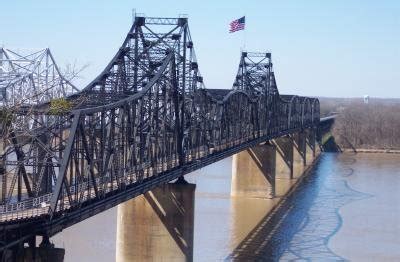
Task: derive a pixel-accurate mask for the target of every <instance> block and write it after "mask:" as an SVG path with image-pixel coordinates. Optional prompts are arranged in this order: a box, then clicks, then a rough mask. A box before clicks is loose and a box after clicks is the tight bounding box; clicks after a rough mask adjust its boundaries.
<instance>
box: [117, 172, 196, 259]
mask: <svg viewBox="0 0 400 262" xmlns="http://www.w3.org/2000/svg"><path fill="white" fill-rule="evenodd" d="M179 181H180V182H178V183H173V184H166V185H163V186H160V187H158V188H156V189H154V190H152V191H149V192H147V193H145V194H144V195H141V196H138V197H136V198H134V199H132V200H129V201H127V202H126V203H123V204H120V205H119V206H118V224H117V252H116V261H118V262H121V261H192V260H193V228H194V200H195V195H194V193H195V188H196V185H194V184H189V183H187V182H186V181H184V180H183V181H182V180H179Z"/></svg>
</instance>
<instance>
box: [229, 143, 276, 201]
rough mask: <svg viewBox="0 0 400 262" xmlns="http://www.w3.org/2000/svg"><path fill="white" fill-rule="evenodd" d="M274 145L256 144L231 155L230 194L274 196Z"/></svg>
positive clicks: (259, 196)
mask: <svg viewBox="0 0 400 262" xmlns="http://www.w3.org/2000/svg"><path fill="white" fill-rule="evenodd" d="M275 165H276V146H274V145H271V144H269V143H266V144H263V145H257V146H255V147H252V148H249V149H248V150H246V151H242V152H240V153H237V154H235V155H234V156H233V161H232V184H231V195H232V196H246V197H256V198H273V197H274V196H275Z"/></svg>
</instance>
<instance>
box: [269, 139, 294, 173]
mask: <svg viewBox="0 0 400 262" xmlns="http://www.w3.org/2000/svg"><path fill="white" fill-rule="evenodd" d="M273 144H274V145H275V146H276V177H277V178H290V179H292V178H293V140H292V138H291V137H290V136H283V137H279V138H276V139H274V140H273Z"/></svg>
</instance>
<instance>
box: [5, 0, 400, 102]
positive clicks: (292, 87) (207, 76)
mask: <svg viewBox="0 0 400 262" xmlns="http://www.w3.org/2000/svg"><path fill="white" fill-rule="evenodd" d="M0 6H1V11H0V44H4V45H5V46H7V47H10V48H13V47H50V48H51V50H52V52H53V54H54V56H55V58H56V60H57V61H58V63H59V64H60V65H65V64H66V63H68V62H73V61H75V60H76V61H78V64H81V65H82V64H85V63H89V64H90V67H89V68H88V69H87V70H86V71H85V72H84V73H83V75H82V76H83V77H84V80H83V81H81V82H82V83H81V85H83V84H85V83H88V82H90V81H91V79H92V78H94V77H95V76H96V75H97V74H98V73H99V72H100V71H101V70H102V69H103V67H104V66H105V65H106V64H107V63H108V61H109V60H110V59H111V57H112V56H113V55H114V53H115V52H116V51H117V50H118V47H119V46H120V44H121V43H122V40H123V39H124V38H125V35H126V33H127V31H128V30H129V27H130V24H131V21H132V16H131V13H132V11H131V10H132V8H136V9H137V12H140V13H145V14H146V15H147V16H169V17H175V16H177V15H178V14H187V15H188V16H189V26H190V31H191V34H192V38H193V41H194V44H195V50H196V53H197V59H198V62H199V65H200V70H201V72H202V74H203V76H204V80H205V84H206V86H207V87H208V88H230V87H231V85H232V81H233V78H234V76H235V73H236V70H237V65H238V61H239V54H240V48H241V46H242V44H243V40H244V33H243V32H237V33H234V34H229V33H228V24H229V22H230V21H231V20H234V19H236V18H239V17H241V16H242V15H246V27H247V28H246V33H245V38H246V49H247V50H249V51H266V50H268V51H271V52H272V58H273V62H274V65H275V72H276V76H277V81H278V86H279V89H280V91H281V93H291V94H299V95H314V96H336V97H337V96H343V97H349V96H351V97H359V96H363V95H364V94H369V95H370V96H377V97H400V1H398V0H392V1H391V0H386V1H385V0H382V1H376V0H375V1H372V0H353V1H352V0H347V1H346V0H336V1H322V0H316V1H298V0H297V1H296V0H285V1H276V0H275V1H272V0H263V1H255V0H254V1H250V0H247V1H233V0H231V1H227V0H221V1H217V0H213V1H208V0H202V1H167V0H164V1H150V0H147V1H124V0H119V1H111V0H110V1H99V0H97V1H95V0H86V1H77V0H69V1H54V0H51V1H50V0H35V1H33V0H31V1H28V0H25V1H24V0H19V1H6V0H3V1H2V3H1V5H0Z"/></svg>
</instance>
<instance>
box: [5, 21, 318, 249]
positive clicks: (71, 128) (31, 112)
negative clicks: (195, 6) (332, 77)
mask: <svg viewBox="0 0 400 262" xmlns="http://www.w3.org/2000/svg"><path fill="white" fill-rule="evenodd" d="M194 50H195V45H194V43H193V41H192V39H191V34H190V31H189V27H188V19H187V18H153V17H136V18H135V21H134V23H133V25H132V27H131V29H130V30H129V32H128V34H127V36H126V38H125V41H124V42H123V44H122V46H121V47H120V48H119V50H118V52H117V53H116V54H115V56H114V57H113V58H112V60H111V61H110V63H109V64H108V65H107V66H106V68H105V69H104V70H103V72H101V74H100V75H99V76H98V77H97V78H96V79H94V80H93V81H92V82H91V83H90V84H89V85H88V86H87V87H86V88H84V89H82V90H81V91H79V92H75V93H73V94H72V95H71V94H66V96H65V97H64V98H61V102H60V101H59V100H60V98H59V96H53V97H51V99H44V100H43V101H40V102H34V103H30V104H29V105H25V104H24V105H21V106H17V107H15V106H14V107H9V108H7V109H3V111H2V112H3V114H2V122H3V124H2V129H3V137H2V139H3V145H4V154H3V155H2V158H1V166H0V175H1V177H2V182H3V183H2V204H1V205H0V227H1V235H0V246H1V247H0V251H1V250H5V249H6V248H10V247H12V246H15V245H18V244H21V243H22V244H23V243H31V242H29V241H32V238H33V237H34V236H35V235H42V236H45V237H50V236H52V235H54V234H56V233H57V232H60V231H61V230H63V229H64V228H66V227H69V226H71V225H73V224H75V223H78V222H79V221H82V220H84V219H86V218H88V217H91V216H94V215H96V214H97V213H100V212H102V211H104V210H106V209H109V208H111V207H113V206H115V205H118V204H119V203H122V202H124V201H126V200H128V199H131V198H133V197H135V196H138V195H140V194H143V193H144V192H146V191H149V190H151V189H153V188H155V187H157V186H159V185H161V184H164V183H167V182H169V181H172V180H174V179H177V178H180V177H182V176H183V175H185V174H187V173H189V172H192V171H194V170H196V169H199V168H201V167H204V166H206V165H209V164H211V163H214V162H216V161H218V160H221V159H223V158H226V157H229V156H231V155H233V154H235V153H238V152H240V151H242V150H244V149H247V148H249V147H252V146H255V145H257V144H259V143H262V142H265V141H268V140H270V139H273V138H277V137H280V136H284V135H288V134H292V133H295V132H300V131H302V130H304V129H306V128H307V129H308V128H312V129H316V128H317V126H318V124H319V121H320V114H319V101H318V99H315V98H309V97H300V96H295V95H292V96H289V95H280V94H279V92H278V88H277V85H276V81H275V76H274V71H273V65H272V61H271V54H270V53H250V52H243V53H242V54H241V58H240V63H239V67H238V71H237V75H236V77H235V79H234V83H233V87H232V89H206V88H205V86H204V84H203V78H202V76H201V74H200V71H199V64H198V63H197V61H196V55H195V51H194ZM3 73H4V71H3ZM55 93H57V92H55ZM54 101H58V102H59V103H55V102H54ZM15 123H19V124H15ZM21 123H22V124H21Z"/></svg>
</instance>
